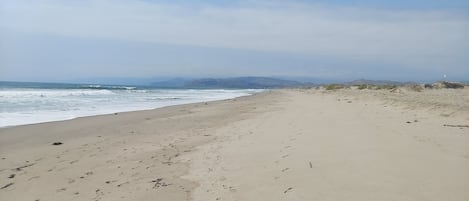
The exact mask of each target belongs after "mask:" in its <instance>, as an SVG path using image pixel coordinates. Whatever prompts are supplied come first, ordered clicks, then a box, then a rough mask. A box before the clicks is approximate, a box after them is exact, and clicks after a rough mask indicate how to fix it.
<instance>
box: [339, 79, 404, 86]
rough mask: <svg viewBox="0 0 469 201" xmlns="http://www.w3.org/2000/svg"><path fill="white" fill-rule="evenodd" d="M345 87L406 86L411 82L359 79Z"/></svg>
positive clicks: (347, 83)
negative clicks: (363, 85) (364, 85)
mask: <svg viewBox="0 0 469 201" xmlns="http://www.w3.org/2000/svg"><path fill="white" fill-rule="evenodd" d="M344 84H345V85H362V84H366V85H396V86H399V85H405V84H410V82H396V81H389V80H366V79H359V80H354V81H351V82H345V83H344Z"/></svg>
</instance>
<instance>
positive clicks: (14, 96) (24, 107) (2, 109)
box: [0, 85, 260, 127]
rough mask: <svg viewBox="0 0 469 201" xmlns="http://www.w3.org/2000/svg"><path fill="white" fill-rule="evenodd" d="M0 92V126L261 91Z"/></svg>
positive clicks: (25, 90) (236, 95) (83, 90)
mask: <svg viewBox="0 0 469 201" xmlns="http://www.w3.org/2000/svg"><path fill="white" fill-rule="evenodd" d="M87 87H88V88H86V89H83V88H80V89H18V88H7V89H0V127H5V126H15V125H24V124H32V123H41V122H49V121H59V120H67V119H73V118H77V117H83V116H92V115H100V114H110V113H115V112H125V111H136V110H146V109H153V108H159V107H164V106H169V105H178V104H186V103H195V102H204V101H213V100H223V99H230V98H235V97H240V96H245V95H249V94H253V93H256V92H259V91H260V90H159V89H137V88H135V87H118V88H116V89H115V90H112V89H110V87H106V89H103V87H102V86H98V85H96V86H93V87H95V88H96V89H91V86H87Z"/></svg>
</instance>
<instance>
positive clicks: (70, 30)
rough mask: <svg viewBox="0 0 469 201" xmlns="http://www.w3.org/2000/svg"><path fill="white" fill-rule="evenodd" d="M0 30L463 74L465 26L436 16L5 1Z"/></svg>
mask: <svg viewBox="0 0 469 201" xmlns="http://www.w3.org/2000/svg"><path fill="white" fill-rule="evenodd" d="M0 12H1V13H2V14H0V17H1V18H2V19H3V20H0V27H3V28H6V29H10V30H16V31H22V32H28V33H50V34H57V35H66V36H77V37H98V38H107V39H118V40H129V41H143V42H156V43H167V44H182V45H197V46H204V47H221V48H239V49H249V50H261V51H274V52H288V53H295V54H305V55H314V56H321V55H324V56H328V57H337V58H342V59H343V58H345V59H351V60H357V61H370V62H376V61H379V62H383V63H387V64H395V65H399V66H409V67H410V66H412V67H415V68H417V69H418V68H426V69H435V70H438V69H440V70H441V68H448V66H451V68H454V70H455V71H464V72H465V73H468V71H469V70H467V69H466V66H467V65H468V63H469V59H468V58H466V57H465V56H464V55H467V54H469V40H468V37H467V36H468V35H469V19H468V17H467V16H466V15H465V14H461V13H452V12H450V11H444V10H443V11H436V10H430V11H429V10H405V11H403V10H385V9H371V8H359V7H357V8H350V7H348V8H347V7H330V6H329V7H327V6H323V5H306V4H298V3H296V4H289V3H276V4H265V3H246V4H241V5H239V6H218V7H216V6H210V5H205V6H198V7H194V6H188V5H175V4H162V3H150V2H143V1H125V0H120V1H93V0H90V1H84V2H79V3H76V2H73V3H70V2H62V1H10V2H4V3H3V5H2V6H1V7H0Z"/></svg>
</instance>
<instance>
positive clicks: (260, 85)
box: [151, 77, 305, 89]
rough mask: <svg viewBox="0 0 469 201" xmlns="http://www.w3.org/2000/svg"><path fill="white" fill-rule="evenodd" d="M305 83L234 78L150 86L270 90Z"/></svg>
mask: <svg viewBox="0 0 469 201" xmlns="http://www.w3.org/2000/svg"><path fill="white" fill-rule="evenodd" d="M304 85H305V83H302V82H297V81H290V80H283V79H276V78H269V77H234V78H203V79H172V80H167V81H160V82H153V83H151V86H153V87H160V88H194V89H213V88H225V89H248V88H249V89H271V88H288V87H301V86H304Z"/></svg>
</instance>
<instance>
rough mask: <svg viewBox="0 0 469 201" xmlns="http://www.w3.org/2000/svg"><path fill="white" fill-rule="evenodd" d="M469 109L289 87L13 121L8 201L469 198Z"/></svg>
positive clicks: (427, 95) (401, 95)
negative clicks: (37, 121)
mask: <svg viewBox="0 0 469 201" xmlns="http://www.w3.org/2000/svg"><path fill="white" fill-rule="evenodd" d="M468 104H469V90H467V89H458V90H425V91H424V92H409V91H400V92H398V93H391V92H389V91H369V90H364V91H360V90H338V91H324V90H279V91H272V92H265V93H262V94H257V95H254V96H250V97H242V98H237V99H235V100H226V101H217V102H210V103H199V104H190V105H183V106H174V107H167V108H162V109H157V110H150V111H142V112H130V113H119V114H115V115H103V116H96V117H86V118H79V119H75V120H70V121H63V122H52V123H44V124H36V125H28V126H18V127H12V128H3V129H0V158H1V159H0V178H1V179H0V188H1V189H0V200H197V201H199V200H200V201H206V200H256V201H258V200H438V201H441V200H461V201H462V200H469V191H468V190H467V189H469V171H468V170H469V128H468V127H465V125H468V124H469V110H468V107H469V106H468ZM54 142H60V143H62V144H60V143H57V145H53V143H54Z"/></svg>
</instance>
